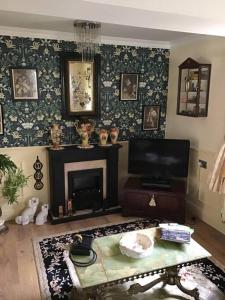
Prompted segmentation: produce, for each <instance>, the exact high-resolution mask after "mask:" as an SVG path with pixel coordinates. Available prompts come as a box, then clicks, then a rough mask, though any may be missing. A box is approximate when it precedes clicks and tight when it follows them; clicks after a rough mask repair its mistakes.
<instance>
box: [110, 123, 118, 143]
mask: <svg viewBox="0 0 225 300" xmlns="http://www.w3.org/2000/svg"><path fill="white" fill-rule="evenodd" d="M118 135H119V129H118V128H116V127H113V128H111V129H110V139H111V143H112V144H116V143H117V139H118Z"/></svg>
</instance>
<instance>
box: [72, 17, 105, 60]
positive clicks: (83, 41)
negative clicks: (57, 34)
mask: <svg viewBox="0 0 225 300" xmlns="http://www.w3.org/2000/svg"><path fill="white" fill-rule="evenodd" d="M74 34H75V41H76V43H77V51H78V52H80V53H81V55H82V60H84V61H93V60H94V56H95V54H96V53H97V52H99V43H100V35H101V24H100V23H97V22H90V21H75V22H74Z"/></svg>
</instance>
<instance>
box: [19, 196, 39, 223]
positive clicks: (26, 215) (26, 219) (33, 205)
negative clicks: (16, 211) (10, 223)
mask: <svg viewBox="0 0 225 300" xmlns="http://www.w3.org/2000/svg"><path fill="white" fill-rule="evenodd" d="M38 203H39V198H37V197H32V198H31V199H30V200H29V202H28V207H27V208H25V210H24V211H23V212H22V214H21V216H17V217H16V219H15V221H16V223H17V224H22V225H27V224H29V223H30V222H34V214H35V212H36V210H37V207H38Z"/></svg>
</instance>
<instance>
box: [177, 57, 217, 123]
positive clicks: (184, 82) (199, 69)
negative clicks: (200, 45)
mask: <svg viewBox="0 0 225 300" xmlns="http://www.w3.org/2000/svg"><path fill="white" fill-rule="evenodd" d="M210 73H211V65H210V64H200V63H198V62H197V61H195V60H193V59H192V58H190V57H189V58H188V59H186V60H185V61H184V62H183V63H182V64H181V65H180V66H179V82H178V97H177V114H178V115H184V116H188V117H207V114H208V101H209V85H210Z"/></svg>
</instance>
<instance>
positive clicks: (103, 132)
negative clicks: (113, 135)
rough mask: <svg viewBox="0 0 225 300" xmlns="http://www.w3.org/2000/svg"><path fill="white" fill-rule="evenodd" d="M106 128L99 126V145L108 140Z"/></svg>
mask: <svg viewBox="0 0 225 300" xmlns="http://www.w3.org/2000/svg"><path fill="white" fill-rule="evenodd" d="M108 136H109V133H108V130H106V129H104V128H101V129H100V130H99V145H100V146H105V145H106V144H107V140H108Z"/></svg>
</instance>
